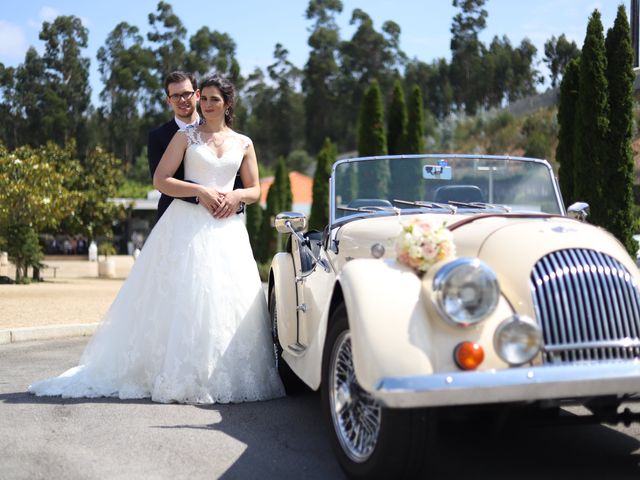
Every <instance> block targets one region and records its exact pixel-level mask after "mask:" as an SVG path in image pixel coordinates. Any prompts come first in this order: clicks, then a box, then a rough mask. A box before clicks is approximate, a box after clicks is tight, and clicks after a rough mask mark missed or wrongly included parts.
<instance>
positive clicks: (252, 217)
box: [245, 201, 263, 258]
mask: <svg viewBox="0 0 640 480" xmlns="http://www.w3.org/2000/svg"><path fill="white" fill-rule="evenodd" d="M245 212H246V219H247V233H248V234H249V242H251V248H252V249H253V256H254V257H255V258H260V249H261V241H260V228H261V226H262V216H263V211H262V207H261V206H260V202H259V201H258V202H256V203H252V204H251V205H247V206H246V207H245Z"/></svg>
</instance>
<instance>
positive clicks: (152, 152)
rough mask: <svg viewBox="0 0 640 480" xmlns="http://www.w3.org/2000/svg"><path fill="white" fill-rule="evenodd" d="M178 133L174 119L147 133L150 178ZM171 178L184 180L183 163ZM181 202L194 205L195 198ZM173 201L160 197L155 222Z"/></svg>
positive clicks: (163, 196)
mask: <svg viewBox="0 0 640 480" xmlns="http://www.w3.org/2000/svg"><path fill="white" fill-rule="evenodd" d="M177 131H178V124H177V123H176V121H175V119H173V118H172V119H171V120H170V121H168V122H167V123H165V124H164V125H161V126H160V127H158V128H156V129H155V130H151V131H150V132H149V138H148V143H147V153H148V155H149V172H150V173H151V178H152V179H153V174H154V173H156V168H158V164H159V163H160V159H161V158H162V155H164V151H165V150H166V149H167V147H168V146H169V142H170V141H171V139H172V138H173V135H174V134H175V133H176V132H177ZM173 178H177V179H178V180H184V162H180V166H179V167H178V169H177V170H176V173H175V174H174V175H173ZM181 200H185V201H187V202H191V203H196V197H184V198H181ZM172 201H173V197H170V196H169V195H165V194H164V193H163V194H162V195H161V196H160V201H159V202H158V214H157V216H156V221H158V220H160V217H161V216H162V214H163V213H164V212H165V210H166V209H167V208H168V207H169V205H170V204H171V202H172Z"/></svg>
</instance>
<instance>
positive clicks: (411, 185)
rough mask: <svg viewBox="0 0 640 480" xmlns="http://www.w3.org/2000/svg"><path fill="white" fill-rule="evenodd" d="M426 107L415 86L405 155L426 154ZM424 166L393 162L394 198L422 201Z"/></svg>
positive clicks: (411, 97)
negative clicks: (420, 180) (420, 179)
mask: <svg viewBox="0 0 640 480" xmlns="http://www.w3.org/2000/svg"><path fill="white" fill-rule="evenodd" d="M424 151H425V147H424V107H423V102H422V90H421V89H420V86H418V85H414V86H413V88H412V89H411V94H410V95H409V104H408V120H407V134H406V139H405V145H404V153H407V154H412V153H414V154H415V153H424ZM421 175H422V165H421V164H420V163H419V162H417V161H415V160H409V161H402V162H395V163H394V162H391V185H392V192H393V197H392V198H397V199H404V200H421V199H422V189H421V182H419V181H416V179H417V178H421Z"/></svg>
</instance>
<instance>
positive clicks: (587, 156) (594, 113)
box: [574, 10, 609, 225]
mask: <svg viewBox="0 0 640 480" xmlns="http://www.w3.org/2000/svg"><path fill="white" fill-rule="evenodd" d="M606 69H607V58H606V52H605V45H604V36H603V33H602V22H601V20H600V12H598V10H595V11H594V12H593V14H592V15H591V17H590V18H589V24H588V26H587V33H586V36H585V39H584V45H583V47H582V56H581V58H580V75H579V83H578V91H579V92H580V93H579V95H578V105H577V111H576V127H575V132H576V135H575V145H574V152H575V155H574V159H575V164H574V168H575V170H574V172H575V173H574V175H575V183H574V194H575V196H576V198H580V199H581V200H582V201H586V202H587V203H588V204H589V205H590V206H591V221H592V222H593V223H594V224H596V225H603V224H604V223H605V222H606V215H607V212H606V207H605V203H604V198H603V197H604V195H605V192H604V191H603V187H604V185H603V184H602V182H601V179H603V175H604V169H605V165H606V163H607V161H608V155H609V152H608V149H607V147H606V141H607V136H608V129H609V86H608V82H607V78H606V75H605V73H606Z"/></svg>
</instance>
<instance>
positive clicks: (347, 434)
mask: <svg viewBox="0 0 640 480" xmlns="http://www.w3.org/2000/svg"><path fill="white" fill-rule="evenodd" d="M329 368H330V372H329V374H330V376H329V379H328V380H329V401H330V402H331V405H330V407H331V419H332V421H333V427H334V430H335V432H336V436H337V437H338V441H339V442H340V445H341V447H342V449H343V451H344V452H345V453H346V454H347V456H348V457H349V458H350V459H351V460H353V461H354V462H358V463H362V462H365V461H366V460H367V459H368V458H369V457H370V456H371V454H372V453H373V450H374V449H375V447H376V443H377V441H378V436H379V434H380V420H381V408H380V405H378V403H377V402H376V401H375V399H374V398H373V397H372V396H371V395H369V394H368V393H367V392H365V391H364V390H363V389H362V388H361V387H360V385H358V382H357V380H356V376H355V371H354V369H353V360H352V355H351V333H350V332H348V331H345V332H342V333H341V334H340V335H339V337H338V339H337V340H336V343H335V345H334V347H333V351H332V353H331V362H330V364H329Z"/></svg>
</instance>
